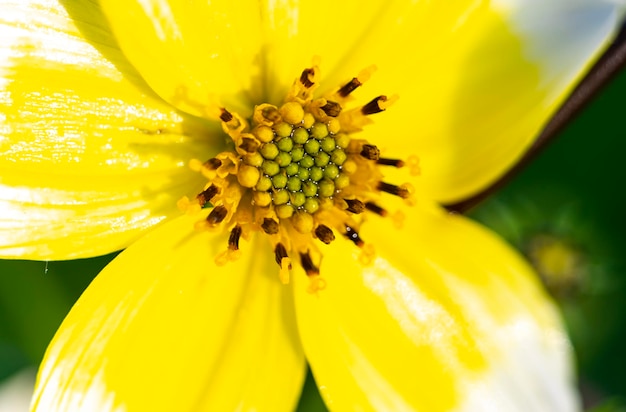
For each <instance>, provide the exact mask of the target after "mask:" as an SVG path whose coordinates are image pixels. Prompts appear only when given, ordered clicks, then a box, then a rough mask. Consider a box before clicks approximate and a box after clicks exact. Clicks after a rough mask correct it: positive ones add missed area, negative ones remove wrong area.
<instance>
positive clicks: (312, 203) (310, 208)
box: [304, 197, 320, 214]
mask: <svg viewBox="0 0 626 412" xmlns="http://www.w3.org/2000/svg"><path fill="white" fill-rule="evenodd" d="M319 208H320V202H319V201H318V200H317V199H315V198H314V197H310V198H308V199H307V200H306V202H304V210H306V211H307V212H308V213H311V214H313V213H315V212H317V211H318V210H319Z"/></svg>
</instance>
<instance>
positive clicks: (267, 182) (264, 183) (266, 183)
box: [255, 176, 272, 192]
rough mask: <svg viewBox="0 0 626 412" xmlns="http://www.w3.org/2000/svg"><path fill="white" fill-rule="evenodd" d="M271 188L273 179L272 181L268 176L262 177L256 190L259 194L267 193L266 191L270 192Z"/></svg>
mask: <svg viewBox="0 0 626 412" xmlns="http://www.w3.org/2000/svg"><path fill="white" fill-rule="evenodd" d="M271 187H272V179H270V178H269V177H267V176H261V177H260V178H259V181H258V182H257V183H256V187H255V189H256V190H258V191H259V192H265V191H268V190H270V188H271Z"/></svg>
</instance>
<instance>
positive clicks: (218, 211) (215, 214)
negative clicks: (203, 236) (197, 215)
mask: <svg viewBox="0 0 626 412" xmlns="http://www.w3.org/2000/svg"><path fill="white" fill-rule="evenodd" d="M227 214H228V210H226V208H225V207H224V206H222V205H219V206H215V208H214V209H213V210H211V213H209V215H208V216H207V217H206V220H207V222H209V223H210V224H212V225H217V224H218V223H221V222H222V220H224V218H225V217H226V215H227Z"/></svg>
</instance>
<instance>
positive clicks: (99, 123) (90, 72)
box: [0, 0, 211, 259]
mask: <svg viewBox="0 0 626 412" xmlns="http://www.w3.org/2000/svg"><path fill="white" fill-rule="evenodd" d="M61 3H62V4H59V3H58V2H56V1H43V0H40V1H39V0H33V1H30V0H29V1H23V0H19V1H14V2H11V1H8V2H7V1H4V2H3V3H2V13H0V38H2V41H1V42H0V152H2V156H1V157H0V256H2V257H5V258H11V257H20V258H37V259H70V258H78V257H84V256H94V255H98V254H104V253H107V252H111V251H113V250H118V249H121V248H123V247H125V246H127V245H128V244H129V242H130V241H131V240H134V239H136V238H137V236H138V235H139V233H141V232H142V231H143V230H145V229H146V228H148V227H150V226H152V225H154V224H156V223H158V222H159V221H161V220H162V219H164V218H165V217H167V216H171V215H172V214H178V213H179V212H178V211H177V210H176V206H175V205H176V200H177V199H178V198H180V196H182V195H183V194H187V193H189V191H190V190H191V188H192V187H194V186H195V187H197V186H196V185H197V183H196V182H195V177H194V176H192V175H191V173H190V171H189V168H188V166H187V162H188V161H189V159H190V158H192V157H197V156H202V155H203V154H206V155H207V156H208V154H209V153H210V142H211V141H210V139H209V136H202V135H199V134H198V132H197V130H198V128H199V123H198V121H196V120H191V119H190V118H189V117H183V116H182V115H180V114H179V113H177V112H176V111H174V110H173V109H172V108H171V107H169V106H168V105H167V104H166V103H164V102H162V101H161V100H160V99H159V98H158V97H156V95H153V94H152V93H151V91H150V90H149V88H148V87H147V86H146V85H145V84H144V83H143V82H142V81H141V80H140V79H139V77H138V76H137V75H136V74H135V72H134V71H133V70H132V68H131V67H130V66H129V65H128V63H127V62H126V61H125V60H124V58H123V57H122V56H121V54H120V52H119V50H118V49H117V46H116V44H115V41H114V40H113V38H112V37H111V35H110V33H109V32H108V31H107V29H106V26H105V24H104V21H103V17H102V15H101V13H100V12H99V9H98V8H97V6H96V5H95V4H94V3H91V2H72V3H71V7H68V9H65V8H64V7H63V4H64V3H65V2H61ZM86 39H87V40H88V41H89V42H87V41H86ZM192 185H194V186H192Z"/></svg>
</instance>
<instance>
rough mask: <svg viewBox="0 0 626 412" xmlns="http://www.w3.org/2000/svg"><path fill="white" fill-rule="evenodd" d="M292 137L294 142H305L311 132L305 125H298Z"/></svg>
mask: <svg viewBox="0 0 626 412" xmlns="http://www.w3.org/2000/svg"><path fill="white" fill-rule="evenodd" d="M291 138H292V139H293V142H294V143H297V144H305V143H306V141H307V140H309V132H308V131H307V130H306V129H305V128H304V127H298V128H297V129H296V130H294V131H293V135H292V136H291Z"/></svg>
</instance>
